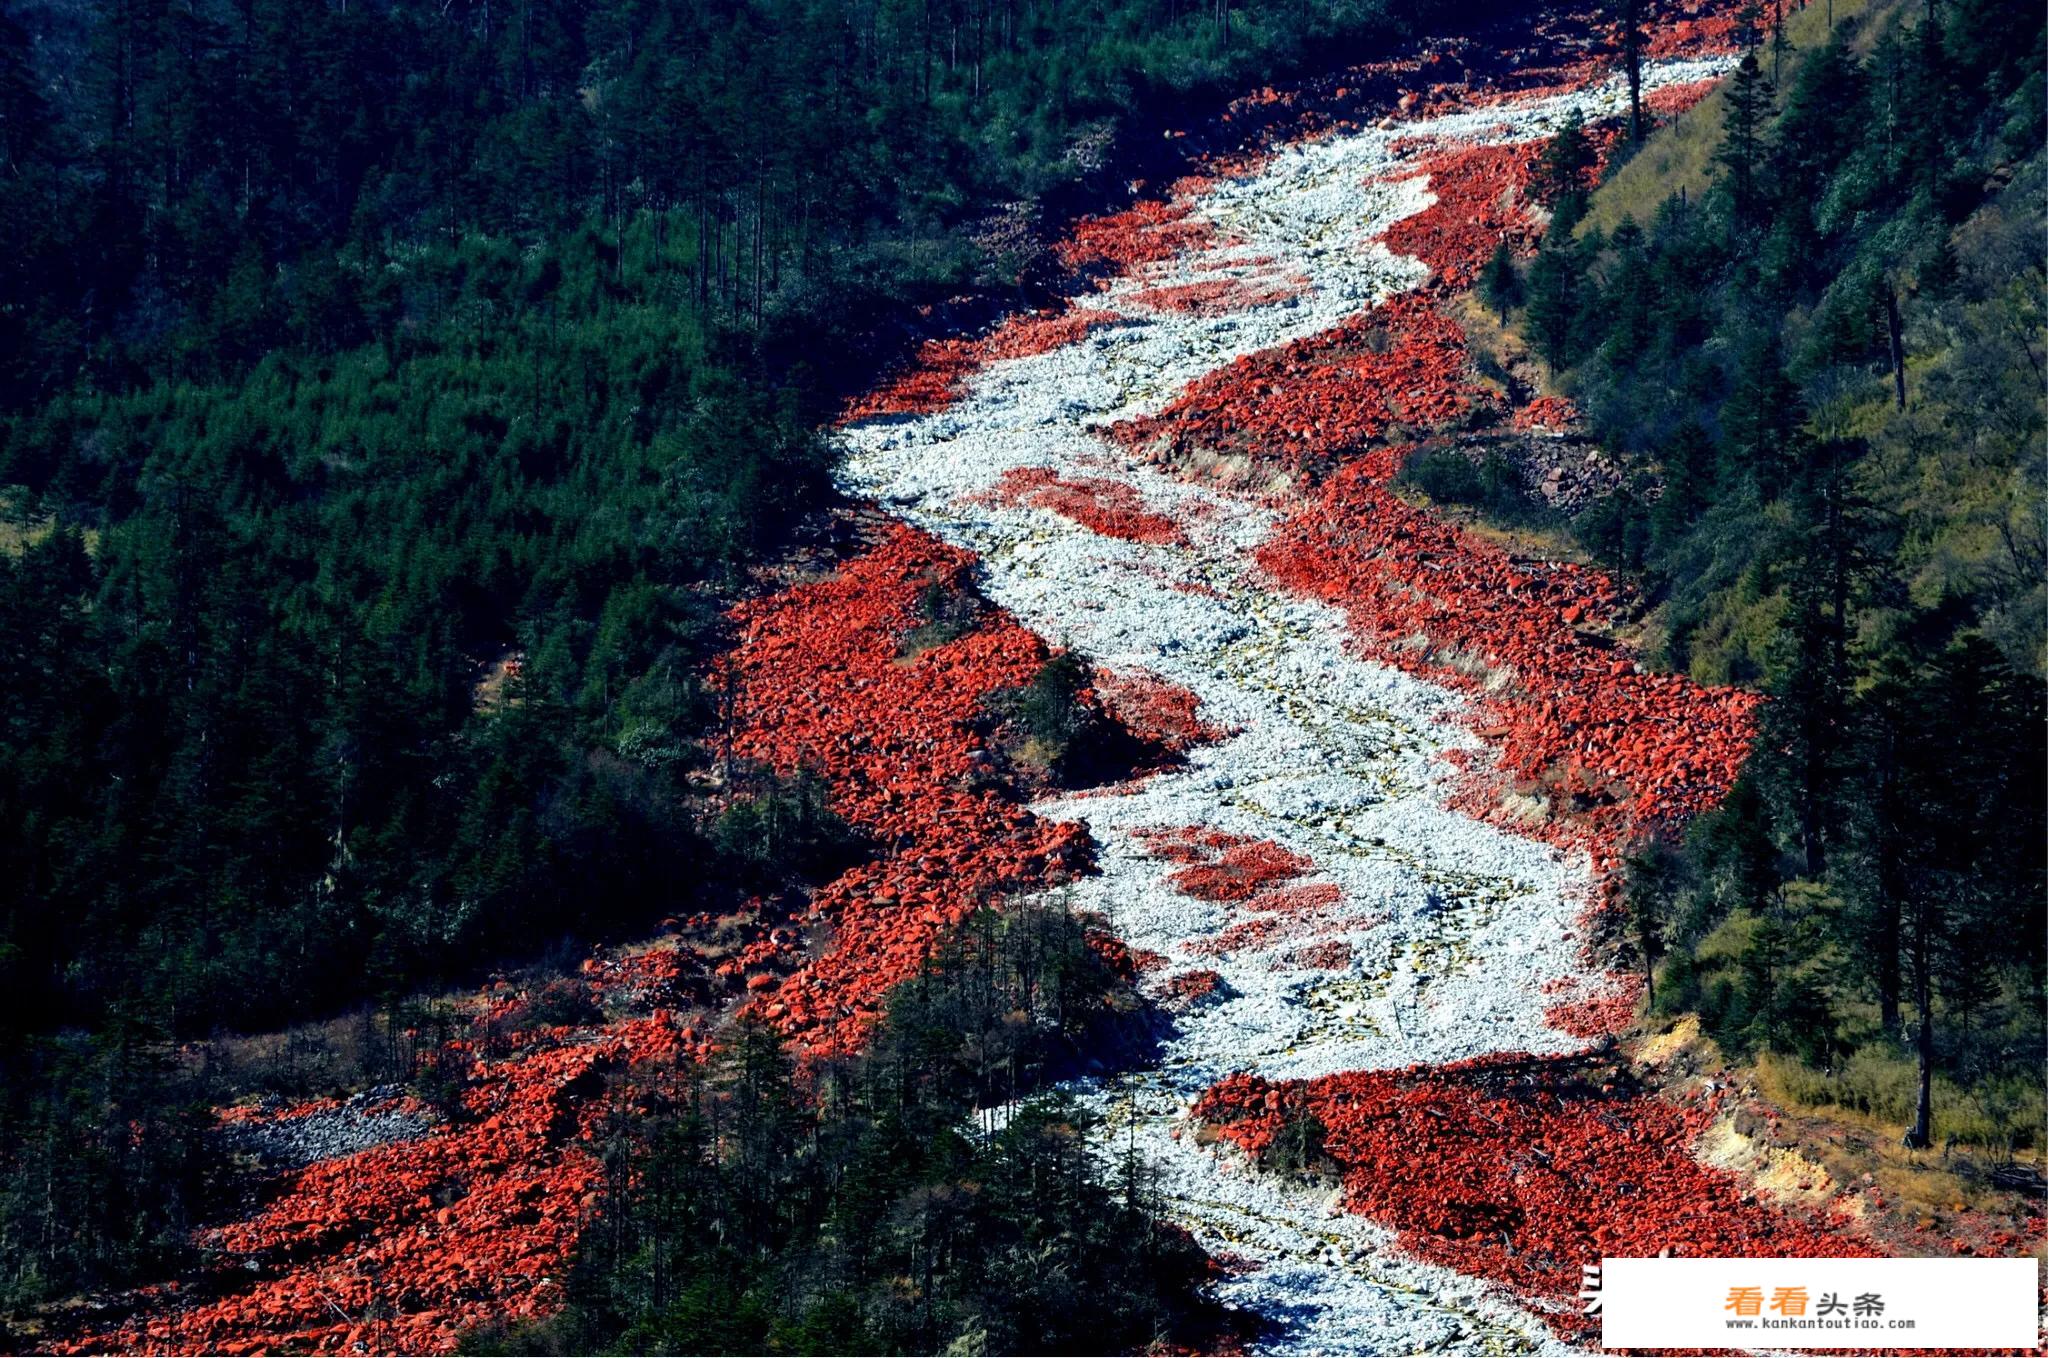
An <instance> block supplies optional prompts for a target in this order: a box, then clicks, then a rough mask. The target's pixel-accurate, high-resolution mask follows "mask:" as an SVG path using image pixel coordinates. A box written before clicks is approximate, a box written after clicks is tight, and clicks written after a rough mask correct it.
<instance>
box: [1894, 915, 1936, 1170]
mask: <svg viewBox="0 0 2048 1358" xmlns="http://www.w3.org/2000/svg"><path fill="white" fill-rule="evenodd" d="M1927 935H1928V927H1927V902H1926V901H1925V900H1916V901H1915V902H1914V903H1913V1002H1914V1004H1915V1005H1917V1006H1918V1007H1919V1010H1920V1031H1919V1034H1918V1038H1917V1040H1916V1041H1915V1042H1914V1046H1915V1047H1916V1048H1917V1049H1918V1052H1919V1057H1920V1099H1919V1103H1918V1105H1917V1106H1916V1107H1915V1108H1914V1110H1913V1125H1912V1126H1911V1127H1909V1128H1907V1129H1906V1135H1905V1137H1904V1138H1903V1139H1902V1141H1901V1144H1902V1145H1904V1146H1905V1147H1906V1149H1907V1150H1915V1151H1922V1150H1926V1149H1927V1148H1928V1147H1929V1146H1932V1145H1933V1144H1934V982H1933V976H1932V972H1933V970H1934V968H1933V966H1932V964H1931V962H1932V959H1930V958H1929V957H1928V955H1927V950H1928V946H1929V944H1930V942H1931V940H1930V939H1929V938H1928V936H1927Z"/></svg>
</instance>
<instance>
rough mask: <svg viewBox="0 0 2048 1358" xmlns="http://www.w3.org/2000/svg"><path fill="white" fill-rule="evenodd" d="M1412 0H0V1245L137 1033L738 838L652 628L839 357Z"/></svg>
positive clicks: (176, 1135) (136, 1114) (803, 491)
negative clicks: (698, 0)
mask: <svg viewBox="0 0 2048 1358" xmlns="http://www.w3.org/2000/svg"><path fill="white" fill-rule="evenodd" d="M1427 10H1428V6H1427V5H1414V4H1404V5H1399V6H1383V5H1380V4H1377V3H1357V4H1354V3H1350V2H1349V0H1339V2H1338V3H1327V4H1326V3H1317V4H1313V5H1309V6H1297V5H1294V4H1292V3H1289V4H1286V5H1280V4H1272V5H1255V6H1249V7H1241V6H1233V5H1230V4H1224V5H1221V6H1217V7H1213V8H1211V7H1179V6H1166V7H1163V8H1162V7H1160V6H1158V5H1153V4H1141V3H1126V4H1118V5H1112V6H1098V7H1092V8H1089V9H1086V10H1069V9H1068V8H1066V7H1063V6H1057V5H1052V4H1037V3H1007V2H1006V3H1003V4H994V3H978V2H977V3H971V4H965V5H954V6H946V7H941V6H936V5H931V4H922V3H920V4H908V3H893V2H890V0H884V2H883V3H838V0H828V2H827V3H822V4H809V3H782V2H781V0H766V2H765V3H740V4H715V5H707V4H694V3H652V4H650V3H642V2H640V0H631V2H626V3H599V4H578V5H569V4H551V3H539V2H537V0H536V2H534V3H525V2H521V3H513V4H505V3H491V2H490V0H478V2H476V3H469V2H467V0H463V2H459V3H455V4H425V5H416V4H409V3H382V2H378V0H373V2H372V3H348V4H335V5H313V6H305V5H287V4H278V3H270V2H269V0H221V2H220V3H196V4H195V3H171V2H169V0H107V3H56V2H53V0H8V3H7V4H6V5H5V6H4V8H0V101H4V102H0V136H4V143H0V237H4V239H5V240H6V241H7V246H8V259H7V261H6V265H5V267H4V268H0V513H4V523H0V542H4V545H5V548H6V550H5V551H4V552H0V619H4V624H0V636H4V641H0V691H5V692H6V693H7V695H8V704H7V713H6V717H5V722H6V725H5V735H4V739H0V875H4V877H5V879H6V881H7V884H8V885H7V888H6V891H7V897H6V900H7V904H6V907H5V909H4V910H0V987H4V990H5V994H6V1000H5V1003H4V1005H0V1028H4V1034H0V1036H4V1039H5V1041H4V1046H5V1048H6V1055H5V1056H4V1057H0V1061H4V1062H5V1063H6V1079H5V1093H4V1106H0V1142H4V1143H5V1146H6V1148H7V1149H6V1151H5V1153H4V1154H5V1161H6V1164H7V1166H8V1172H9V1174H10V1176H11V1177H10V1180H9V1184H8V1186H7V1188H6V1190H5V1193H4V1197H0V1202H4V1204H5V1208H4V1210H5V1220H4V1224H0V1232H4V1233H5V1237H6V1241H7V1252H6V1253H7V1259H8V1261H9V1269H10V1276H9V1277H8V1278H7V1280H6V1287H7V1288H8V1290H9V1294H10V1295H11V1296H15V1297H19V1298H22V1299H27V1300H34V1299H35V1298H37V1297H40V1296H44V1295H47V1294H50V1293H52V1292H61V1291H63V1290H65V1289H67V1288H69V1287H71V1286H73V1285H76V1284H78V1283H81V1282H105V1281H110V1280H118V1279H120V1278H121V1277H123V1276H126V1274H127V1273H128V1271H129V1270H130V1269H132V1268H136V1267H141V1266H144V1265H147V1264H148V1263H149V1262H150V1261H151V1259H152V1257H153V1256H154V1255H155V1254H156V1253H157V1252H158V1251H160V1250H162V1249H166V1248H169V1247H170V1244H171V1242H172V1241H173V1240H174V1239H176V1238H177V1237H178V1235H179V1233H180V1231H181V1230H182V1228H183V1225H184V1223H185V1222H186V1221H187V1220H188V1219H189V1217H190V1215H191V1214H192V1213H193V1212H195V1211H197V1210H199V1207H198V1205H199V1204H200V1203H201V1202H202V1201H203V1199H204V1196H205V1194H206V1193H207V1192H208V1191H210V1190H209V1189H208V1188H207V1175H208V1174H209V1173H210V1171H208V1170H207V1168H206V1167H205V1165H204V1164H202V1163H201V1161H200V1159H199V1158H197V1156H196V1151H194V1149H193V1146H192V1143H191V1142H190V1141H189V1138H188V1135H187V1134H188V1133H189V1132H190V1130H191V1128H192V1126H193V1125H194V1123H193V1121H192V1119H190V1118H188V1117H187V1116H186V1114H185V1113H184V1112H182V1111H176V1110H178V1109H179V1108H180V1107H181V1103H180V1101H181V1100H184V1099H189V1098H194V1097H198V1096H199V1091H198V1089H197V1088H196V1087H193V1086H189V1085H187V1084H186V1083H184V1082H183V1077H182V1076H180V1077H179V1078H178V1079H177V1080H172V1081H171V1083H168V1084H166V1083H163V1081H166V1080H171V1076H170V1075H169V1074H168V1073H166V1072H164V1071H163V1070H162V1069H161V1068H160V1060H159V1053H160V1049H159V1047H158V1045H157V1044H158V1043H160V1041H161V1040H162V1039H163V1038H165V1037H169V1036H179V1037H189V1036H197V1035H205V1034H208V1033H210V1032H214V1031H217V1030H220V1029H222V1028H226V1029H231V1030H232V1029H248V1028H252V1027H258V1026H263V1025H270V1024H275V1023H279V1022H283V1021H288V1020H292V1019H296V1018H301V1017H306V1016H318V1015H323V1014H328V1013H332V1012H334V1011H336V1010H337V1009H339V1008H341V1007H344V1006H347V1005H350V1004H353V1003H357V1002H362V1001H382V1002H387V1003H388V1002H390V1001H393V1000H396V999H400V998H403V997H404V996H406V995H408V994H410V993H412V992H413V991H415V990H416V989H418V988H420V987H429V986H432V985H435V984H439V983H442V982H445V981H448V980H453V979H457V978H460V977H463V976H468V975H473V974H478V973H480V972H481V971H483V970H484V969H486V968H488V967H489V966H491V965H492V964H494V963H496V962H499V961H518V960H530V959H534V958H537V957H540V956H542V955H543V954H544V953H545V952H546V951H547V950H548V949H550V948H554V947H556V946H558V945H559V944H561V943H562V942H563V941H564V940H566V939H568V938H569V937H571V936H576V937H584V938H588V937H592V936H601V935H603V934H604V933H606V932H607V931H610V930H613V929H617V928H623V927H641V926H645V925H646V924H648V923H649V922H651V921H653V920H655V919H658V918H660V917H662V916H663V915H665V914H669V913H673V912H677V911H683V910H685V909H686V908H696V907H697V906H698V905H699V904H701V903H703V902H705V901H710V902H714V903H715V902H717V901H719V900H722V899H725V897H724V896H722V895H721V894H720V893H722V892H728V891H732V890H736V889H739V888H740V887H744V886H746V885H748V883H747V882H745V881H744V880H743V879H744V878H745V877H746V874H747V869H746V867H745V865H744V864H743V863H734V862H733V861H732V856H731V855H730V854H727V853H726V852H724V850H723V849H721V848H719V847H717V846H718V845H724V846H731V845H732V844H734V843H735V842H736V840H735V837H734V836H733V835H732V834H729V833H728V834H724V835H722V836H712V837H710V838H707V836H706V835H705V833H703V825H702V824H701V822H702V821H703V820H704V814H703V810H702V808H701V807H700V805H699V803H700V801H701V796H702V793H703V792H704V790H705V785H706V778H705V773H706V770H707V766H708V763H709V760H708V758H707V754H706V752H705V750H704V748H703V745H702V738H703V733H704V732H705V730H706V729H707V723H708V721H709V719H710V717H711V715H712V712H711V705H710V703H709V701H708V700H707V698H706V696H705V693H704V691H703V668H704V662H705V660H706V659H707V657H708V656H709V655H710V654H712V653H713V652H714V651H715V649H716V647H717V645H718V644H719V642H718V638H717V628H718V624H717V619H718V616H719V606H720V602H721V601H722V600H726V599H729V598H730V597H731V596H732V594H733V593H734V592H735V590H736V589H738V588H739V587H740V586H741V585H742V584H743V583H744V579H745V573H746V571H747V569H748V568H749V566H750V565H751V564H753V563H755V562H758V561H759V560H761V559H762V558H763V557H764V556H765V555H768V554H772V553H773V552H775V551H776V550H778V548H779V547H780V546H781V545H782V544H783V543H784V542H786V540H787V535H788V533H789V531H790V529H791V527H792V525H793V524H794V523H795V522H796V521H797V517H798V516H799V515H800V514H801V513H802V512H803V511H804V510H806V509H807V508H810V507H812V506H815V505H816V504H818V503H819V501H820V499H821V497H823V496H824V495H825V494H826V492H827V480H826V472H827V461H826V456H825V453H824V451H823V448H822V445H821V443H820V441H819V439H818V438H817V436H816V435H815V434H814V433H813V432H812V431H813V429H814V428H815V427H816V425H817V424H818V423H820V422H821V420H822V419H823V418H824V417H825V416H826V415H827V414H828V413H829V412H830V411H831V409H832V408H833V405H834V402H835V400H836V399H837V396H838V395H839V394H840V391H841V387H842V385H843V384H845V383H847V382H849V381H852V380H854V379H856V378H857V377H859V376H861V375H864V374H866V373H869V372H871V371H873V369H874V367H875V366H876V365H877V364H878V363H879V362H880V361H881V360H882V359H883V358H885V357H887V356H888V355H889V354H890V353H891V352H892V350H891V346H892V345H896V346H898V347H900V344H901V340H902V337H904V336H905V335H907V334H908V333H909V332H908V331H907V330H906V329H905V328H904V327H903V325H902V321H903V319H904V318H906V317H908V316H910V315H912V312H911V308H912V307H913V306H914V305H915V306H929V305H931V304H935V303H938V304H943V303H945V302H946V301H947V299H949V298H954V297H956V296H959V295H961V294H962V293H963V290H965V291H967V292H970V293H973V294H976V295H980V296H982V297H984V298H988V299H991V300H993V301H995V302H996V303H998V304H1000V303H1001V302H1003V301H1004V300H1006V299H1008V298H1013V297H1016V296H1018V295H1019V289H1021V288H1026V287H1028V286H1029V285H1030V283H1031V281H1032V279H1033V278H1034V277H1036V276H1039V275H1042V274H1043V273H1044V272H1045V270H1046V268H1047V267H1048V266H1047V264H1046V262H1045V256H1044V255H1043V253H1042V251H1035V247H1034V242H1035V241H1036V240H1037V239H1038V235H1037V228H1038V223H1039V222H1040V220H1041V218H1042V217H1045V216H1046V215H1048V214H1050V215H1053V216H1057V215H1058V214H1059V213H1062V212H1069V211H1071V210H1073V208H1074V207H1076V206H1079V205H1082V204H1085V203H1087V202H1090V201H1093V198H1094V196H1096V195H1099V194H1101V193H1103V192H1105V191H1109V192H1114V191H1120V189H1121V184H1122V181H1121V179H1118V178H1116V176H1115V172H1114V171H1113V170H1111V169H1109V168H1108V159H1109V156H1110V154H1111V152H1112V151H1114V150H1116V149H1117V148H1118V147H1119V146H1120V145H1121V144H1122V143H1124V142H1128V141H1131V140H1141V141H1142V140H1143V138H1144V137H1145V136H1149V137H1150V138H1151V144H1152V145H1154V146H1156V145H1157V143H1158V133H1157V128H1156V127H1155V126H1153V125H1152V123H1151V122H1150V119H1151V118H1153V117H1154V116H1158V115H1160V114H1162V113H1164V112H1166V111H1167V110H1169V109H1178V108H1184V107H1188V106H1190V101H1199V100H1200V99H1202V98H1204V97H1206V96H1208V95H1211V94H1218V93H1222V92H1226V91H1227V92H1230V93H1236V92H1237V91H1238V90H1240V89H1241V88H1243V87H1246V86H1248V85H1252V84H1255V83H1256V82H1258V81H1260V80H1262V79H1265V78H1268V77H1269V76H1270V75H1272V74H1273V73H1274V72H1276V71H1279V70H1282V69H1285V68H1286V67H1288V66H1289V65H1290V64H1294V63H1298V62H1300V61H1302V60H1304V59H1312V60H1314V61H1317V62H1328V61H1331V60H1334V59H1336V58H1338V57H1339V56H1340V55H1341V54H1342V53H1343V52H1345V51H1349V50H1359V49H1361V48H1362V47H1376V46H1383V45H1384V44H1385V43H1387V42H1389V41H1392V40H1394V39H1396V38H1398V37H1399V36H1400V35H1402V34H1403V33H1406V32H1409V31H1412V29H1413V27H1414V25H1415V24H1416V22H1417V21H1418V19H1420V18H1422V17H1424V16H1425V13H1426V11H1427ZM714 840H715V844H714ZM741 847H742V848H745V846H744V845H742V846H741ZM742 856H744V855H743V854H742ZM722 883H729V885H722ZM131 1123H132V1124H134V1125H136V1126H147V1127H149V1128H151V1129H152V1131H151V1133H150V1134H149V1135H146V1136H144V1137H142V1138H140V1139H139V1141H135V1142H131V1141H130V1139H129V1138H127V1137H124V1136H119V1135H115V1134H113V1133H112V1132H110V1131H109V1130H108V1129H111V1128H118V1127H120V1126H122V1125H125V1124H131Z"/></svg>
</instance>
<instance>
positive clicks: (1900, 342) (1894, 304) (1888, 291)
mask: <svg viewBox="0 0 2048 1358" xmlns="http://www.w3.org/2000/svg"><path fill="white" fill-rule="evenodd" d="M1884 324H1885V329H1886V331H1888V332H1889V334H1890V337H1891V351H1892V386H1893V388H1894V390H1895V394H1896V395H1897V397H1898V401H1899V409H1901V410H1904V409H1905V408H1906V334H1905V327H1904V325H1903V324H1902V323H1901V322H1900V320H1899V289H1898V286H1897V285H1896V284H1894V283H1893V282H1892V280H1891V279H1889V278H1887V279H1885V280H1884Z"/></svg>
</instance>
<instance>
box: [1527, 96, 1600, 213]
mask: <svg viewBox="0 0 2048 1358" xmlns="http://www.w3.org/2000/svg"><path fill="white" fill-rule="evenodd" d="M1599 163H1600V158H1599V156H1598V155H1597V154H1595V152H1594V150H1593V139H1592V138H1591V137H1589V136H1587V135H1586V120H1585V118H1584V117H1583V116H1582V115H1581V114H1580V113H1579V111H1578V110H1577V109H1576V108H1575V109H1573V110H1572V111H1571V112H1570V113H1569V114H1567V115H1566V116H1565V120H1564V125H1563V126H1562V127H1560V128H1558V130H1557V133H1556V135H1555V136H1553V137H1551V139H1550V140H1549V141H1548V142H1547V143H1545V144H1544V147H1543V155H1542V157H1541V159H1539V160H1538V161H1537V163H1536V177H1535V186H1534V187H1535V190H1536V197H1537V199H1538V200H1539V201H1541V202H1543V203H1545V204H1547V205H1549V206H1551V207H1553V208H1554V207H1556V206H1558V205H1559V204H1560V203H1562V202H1564V201H1566V200H1567V199H1583V197H1584V196H1585V192H1586V177H1587V176H1588V175H1589V174H1590V173H1591V172H1592V170H1593V167H1594V166H1595V165H1597V164H1599Z"/></svg>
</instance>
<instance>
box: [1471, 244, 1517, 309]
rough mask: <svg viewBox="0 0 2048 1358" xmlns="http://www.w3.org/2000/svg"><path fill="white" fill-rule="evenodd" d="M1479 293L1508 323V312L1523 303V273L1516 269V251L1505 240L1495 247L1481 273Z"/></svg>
mask: <svg viewBox="0 0 2048 1358" xmlns="http://www.w3.org/2000/svg"><path fill="white" fill-rule="evenodd" d="M1479 295H1480V296H1481V297H1482V298H1484V299H1485V300H1486V304H1487V305H1488V306H1490V307H1492V308H1493V309H1494V310H1495V311H1497V312H1499V313H1500V323H1501V324H1502V325H1506V324H1507V323H1508V313H1509V312H1510V311H1512V310H1514V309H1515V308H1516V307H1518V306H1520V305H1521V304H1522V275H1521V274H1520V273H1519V272H1517V271H1516V269H1515V252H1514V251H1513V250H1512V249H1510V248H1509V247H1508V243H1507V242H1506V241H1505V240H1503V241H1501V242H1500V243H1499V244H1497V245H1495V246H1494V247H1493V254H1492V255H1491V256H1490V257H1489V258H1488V259H1487V261H1486V267H1485V268H1484V269H1483V270H1481V271H1480V274H1479Z"/></svg>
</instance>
